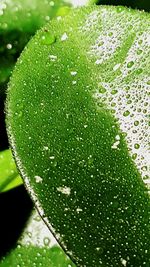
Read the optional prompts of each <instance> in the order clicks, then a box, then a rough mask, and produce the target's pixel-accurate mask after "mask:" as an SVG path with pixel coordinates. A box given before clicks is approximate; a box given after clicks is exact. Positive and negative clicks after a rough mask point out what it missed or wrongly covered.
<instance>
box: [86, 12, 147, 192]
mask: <svg viewBox="0 0 150 267" xmlns="http://www.w3.org/2000/svg"><path fill="white" fill-rule="evenodd" d="M94 14H95V15H94V21H96V20H97V22H98V21H100V20H101V34H100V35H99V36H98V37H97V39H96V41H95V42H94V44H92V45H91V48H90V50H89V51H88V52H87V53H88V55H89V56H90V58H95V60H94V61H95V65H97V68H99V67H101V64H106V68H107V63H108V65H109V64H110V62H109V60H112V59H113V57H114V61H116V64H115V65H113V63H111V64H112V68H110V66H109V69H107V70H106V71H108V73H107V75H106V73H104V74H103V73H102V74H101V73H100V77H97V80H98V86H97V89H96V90H95V92H94V93H93V97H94V99H96V103H97V107H98V109H99V108H101V107H104V106H105V107H107V108H108V109H110V111H111V112H112V114H113V115H114V116H115V117H116V119H117V120H118V122H119V125H120V128H121V131H122V132H123V133H124V136H125V139H126V141H127V144H128V149H129V152H130V154H131V156H132V159H133V160H134V162H135V163H136V166H137V167H138V169H139V171H140V173H141V175H142V178H143V181H144V182H145V184H146V185H147V186H148V188H149V185H150V177H149V173H150V165H149V164H150V163H149V162H150V148H149V138H150V129H149V128H150V127H149V126H150V122H149V115H148V114H149V111H150V99H149V96H150V93H149V92H150V76H149V72H148V66H149V64H150V59H149V53H150V34H149V29H150V27H148V29H145V31H144V32H142V31H141V30H139V29H140V27H141V26H140V23H141V22H140V19H139V17H140V16H139V17H138V16H137V17H135V16H133V17H131V15H130V13H128V15H127V14H126V13H125V14H124V13H122V16H120V21H119V23H118V16H117V12H115V11H114V12H111V13H109V12H108V10H106V9H105V8H104V9H102V10H101V13H99V14H98V13H94ZM124 16H125V20H126V21H127V17H128V16H129V18H128V22H127V24H126V25H125V23H124ZM96 17H97V19H96ZM110 17H111V18H110ZM135 18H136V19H135ZM112 21H113V24H112V25H110V24H111V23H112ZM92 23H93V22H92V21H91V15H90V16H89V15H88V16H87V21H86V23H85V24H86V25H88V29H86V28H85V27H84V28H82V31H83V32H85V33H86V34H87V32H88V31H90V30H91V29H92V27H93V25H92ZM94 23H95V22H94ZM133 25H136V26H135V29H133V30H134V31H132V28H133ZM125 26H126V27H125ZM149 26H150V25H149ZM143 27H144V26H143ZM136 29H137V33H136ZM128 32H129V33H128ZM96 34H98V31H97V32H96ZM130 34H131V35H132V36H134V37H133V41H131V40H130V42H131V46H129V49H128V51H127V54H126V55H125V58H124V60H122V59H121V57H120V61H119V60H118V59H117V60H116V59H115V56H114V55H115V53H116V54H117V51H119V50H120V49H121V47H122V46H123V45H124V42H125V41H126V39H127V38H128V36H129V35H130ZM131 39H132V37H131ZM112 62H113V61H112ZM110 77H113V79H111V78H110ZM114 142H115V143H114V146H112V148H113V149H114V148H116V149H118V144H119V140H115V141H114Z"/></svg>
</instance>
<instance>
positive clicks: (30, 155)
mask: <svg viewBox="0 0 150 267" xmlns="http://www.w3.org/2000/svg"><path fill="white" fill-rule="evenodd" d="M149 30H150V17H149V14H146V13H143V12H138V11H133V10H128V9H125V8H123V7H116V8H115V7H114V8H113V7H97V8H96V7H91V8H87V9H84V8H83V9H80V10H76V11H73V12H72V13H71V14H70V15H69V16H67V17H65V18H64V19H61V20H57V21H53V22H52V23H51V24H50V25H49V26H48V25H47V26H45V27H44V28H43V29H42V30H41V31H39V32H38V34H37V35H36V37H35V38H33V40H32V41H31V42H30V44H29V45H28V48H27V49H26V51H24V53H23V55H22V57H21V58H20V60H19V61H18V64H17V67H16V69H15V72H14V74H13V77H12V79H11V83H10V87H9V95H8V105H7V108H8V110H7V111H8V116H7V120H8V130H9V135H10V141H11V145H12V147H13V150H14V153H15V157H16V161H17V164H18V167H19V169H20V172H21V174H22V176H23V178H24V180H25V183H26V185H27V186H28V190H29V192H30V194H31V196H32V198H33V200H34V202H35V204H36V207H37V208H38V209H39V211H40V213H41V215H42V216H43V218H44V220H45V221H46V222H47V224H48V225H49V228H50V229H51V231H52V232H53V233H55V235H56V238H57V239H58V240H59V241H60V243H61V245H62V246H63V247H64V248H65V250H66V251H67V253H68V254H69V255H70V256H71V257H72V258H73V259H74V261H75V262H76V263H77V265H78V266H81V265H84V266H90V267H95V266H145V264H147V265H149V264H150V250H149V248H150V231H149V230H150V228H149V219H150V214H149V205H150V198H149V193H148V184H149V179H148V178H149V177H148V175H149V169H148V168H149V162H148V132H147V131H148V127H149V124H148V116H147V114H148V110H149V108H148V94H149V75H150V73H149V63H150V58H149V52H150V47H149ZM31 55H32V57H31Z"/></svg>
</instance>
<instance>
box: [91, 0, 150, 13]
mask: <svg viewBox="0 0 150 267" xmlns="http://www.w3.org/2000/svg"><path fill="white" fill-rule="evenodd" d="M95 3H97V4H98V5H114V6H120V5H122V6H127V7H131V8H135V9H141V10H145V11H148V12H149V11H150V1H148V0H95Z"/></svg>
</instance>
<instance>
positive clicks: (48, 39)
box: [41, 32, 56, 45]
mask: <svg viewBox="0 0 150 267" xmlns="http://www.w3.org/2000/svg"><path fill="white" fill-rule="evenodd" d="M55 42H56V36H54V35H52V34H51V33H50V32H45V33H43V35H42V37H41V43H42V44H43V45H51V44H53V43H55Z"/></svg>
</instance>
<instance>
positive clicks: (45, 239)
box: [43, 237, 51, 246]
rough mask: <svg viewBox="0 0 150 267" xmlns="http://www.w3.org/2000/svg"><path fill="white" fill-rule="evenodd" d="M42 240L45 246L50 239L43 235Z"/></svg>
mask: <svg viewBox="0 0 150 267" xmlns="http://www.w3.org/2000/svg"><path fill="white" fill-rule="evenodd" d="M43 242H44V245H45V246H49V244H50V242H51V241H50V239H49V238H48V237H45V238H44V240H43Z"/></svg>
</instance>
